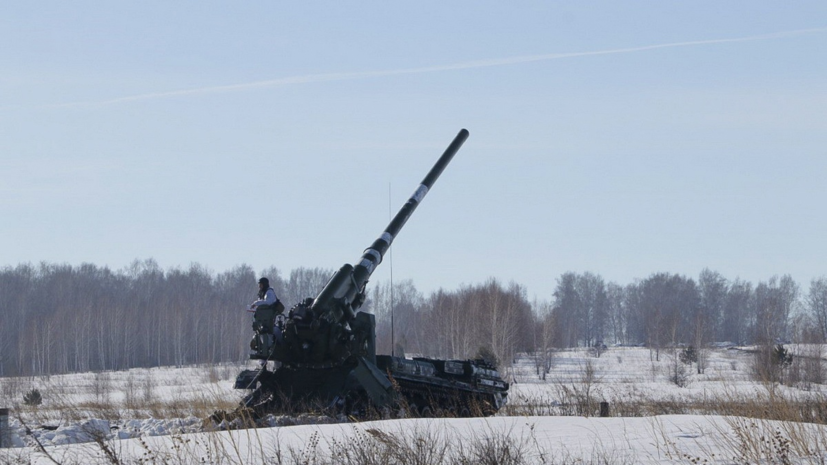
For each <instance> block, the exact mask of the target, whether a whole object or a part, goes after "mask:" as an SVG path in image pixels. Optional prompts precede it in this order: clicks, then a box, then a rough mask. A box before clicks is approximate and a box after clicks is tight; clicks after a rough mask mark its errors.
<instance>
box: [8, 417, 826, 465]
mask: <svg viewBox="0 0 827 465" xmlns="http://www.w3.org/2000/svg"><path fill="white" fill-rule="evenodd" d="M738 427H739V426H738V424H732V423H730V422H728V421H727V420H726V419H724V418H722V417H699V416H680V415H676V416H660V417H649V418H583V417H494V418H477V419H416V420H395V421H375V422H365V423H358V424H336V425H303V426H292V427H289V428H259V429H254V430H236V431H223V432H217V433H195V434H187V435H167V436H156V437H152V438H145V439H129V440H123V441H110V442H109V443H107V445H106V447H107V448H108V449H109V451H111V453H110V455H109V456H107V455H106V454H105V453H104V452H103V450H102V448H101V446H99V445H98V444H94V443H85V444H78V445H74V446H54V447H49V448H47V452H48V453H49V455H51V457H52V458H53V459H55V460H56V461H58V462H59V463H64V464H104V463H112V459H111V457H112V456H115V457H117V460H119V461H120V463H135V462H138V461H139V460H143V461H144V462H146V463H214V464H218V463H281V462H282V461H283V462H286V463H297V462H298V463H341V462H344V461H345V460H346V458H347V457H348V454H353V453H354V452H355V451H356V450H358V449H356V448H357V447H361V448H362V449H361V450H362V451H364V450H365V449H367V450H371V447H373V448H375V449H378V450H379V451H381V450H382V447H383V445H386V444H388V443H389V442H390V443H393V441H394V439H396V440H398V441H399V444H417V443H418V444H423V445H422V446H421V447H422V448H423V449H422V450H421V451H420V452H419V453H421V454H423V455H428V454H430V456H431V457H432V458H433V459H434V462H429V463H440V462H437V461H436V460H437V459H439V460H441V461H442V462H447V463H451V462H452V459H456V458H457V457H466V458H467V457H471V458H474V457H477V458H481V457H479V454H480V453H481V452H482V451H484V450H486V444H487V442H486V441H488V440H497V439H496V438H500V440H506V441H510V442H511V447H512V449H511V450H512V453H513V454H514V455H519V456H520V457H521V458H522V459H523V461H524V463H601V464H646V463H653V464H655V463H657V464H661V463H692V462H693V461H697V462H701V461H702V460H706V461H707V463H722V464H723V463H733V459H735V458H736V457H743V456H744V451H743V450H741V449H742V446H741V445H739V444H738V442H737V440H735V439H734V438H735V437H737V434H735V432H736V431H737V429H738ZM759 427H761V428H764V429H767V430H772V429H773V427H774V425H773V423H771V422H770V423H767V424H762V425H759ZM824 434H825V432H824V431H823V430H822V431H821V432H820V435H821V437H823V436H824ZM357 444H359V445H358V446H356V445H357ZM365 444H368V446H367V447H365ZM394 444H396V443H394ZM23 451H24V450H21V449H16V450H15V449H7V450H6V451H4V452H0V460H2V459H4V458H5V459H6V461H7V462H8V463H14V462H15V461H16V460H19V459H20V458H21V457H22V454H23ZM517 453H519V454H517ZM378 454H381V452H378ZM818 454H819V453H818V452H816V453H814V454H810V456H809V457H807V458H808V459H811V460H813V461H817V460H823V459H827V457H825V456H824V455H823V452H822V455H818ZM4 455H5V457H4ZM767 457H772V455H771V453H770V454H768V455H767ZM24 458H25V460H26V461H27V462H28V461H31V463H33V464H51V463H54V462H52V459H50V458H48V457H46V456H45V454H43V453H37V452H33V453H29V454H28V455H26V456H25V457H24ZM294 461H295V462H294ZM351 463H360V462H358V461H356V462H351ZM767 463H809V462H799V461H796V462H769V461H768V462H767ZM815 463H823V462H815Z"/></svg>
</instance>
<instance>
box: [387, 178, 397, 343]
mask: <svg viewBox="0 0 827 465" xmlns="http://www.w3.org/2000/svg"><path fill="white" fill-rule="evenodd" d="M391 215H392V211H391V183H388V218H390V217H391ZM388 252H390V263H389V265H390V268H391V269H390V271H391V357H395V356H396V354H395V351H396V338H395V334H394V329H395V325H394V324H393V247H391V248H390V250H389V251H388Z"/></svg>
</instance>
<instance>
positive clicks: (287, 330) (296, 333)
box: [235, 129, 508, 416]
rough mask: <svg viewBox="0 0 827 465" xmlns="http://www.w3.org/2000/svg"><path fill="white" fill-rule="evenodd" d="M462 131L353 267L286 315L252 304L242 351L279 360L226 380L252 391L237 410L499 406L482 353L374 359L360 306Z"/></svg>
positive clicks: (371, 333)
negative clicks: (477, 356)
mask: <svg viewBox="0 0 827 465" xmlns="http://www.w3.org/2000/svg"><path fill="white" fill-rule="evenodd" d="M467 138H468V131H467V130H465V129H462V130H461V131H460V132H459V134H457V136H456V137H455V138H454V140H453V141H452V142H451V144H450V145H449V146H448V148H447V149H446V150H445V152H444V153H443V154H442V156H441V157H440V158H439V160H437V162H436V164H434V166H433V167H432V168H431V170H430V171H429V172H428V174H427V175H426V176H425V178H424V179H423V180H422V182H421V183H420V184H419V186H418V187H417V188H416V190H415V191H414V193H413V195H412V196H411V197H410V198H409V199H408V201H407V202H406V203H405V204H404V205H403V206H402V208H401V209H400V210H399V212H398V213H397V214H396V216H394V218H393V219H392V220H391V222H390V223H389V224H388V226H387V227H386V228H385V230H384V231H383V232H382V234H381V235H380V236H379V237H378V238H377V239H376V240H375V241H373V243H372V244H371V245H370V246H369V247H368V248H367V249H365V251H364V253H363V254H362V257H361V258H360V259H359V261H358V262H357V263H356V265H351V264H345V265H344V266H342V267H341V268H340V269H339V270H338V271H337V272H336V273H335V274H334V275H333V276H332V277H331V278H330V280H329V281H328V282H327V284H326V285H325V286H324V288H323V289H322V291H321V292H319V294H318V295H317V296H316V297H315V298H307V299H305V300H304V301H302V302H299V303H298V304H296V305H295V306H293V308H292V309H291V310H290V312H289V313H288V315H286V316H285V315H281V314H279V313H280V309H273V308H269V307H259V308H258V309H257V310H256V315H255V321H254V323H253V329H254V331H255V333H256V334H255V336H254V337H253V341H252V342H251V348H252V349H253V352H252V353H251V355H250V358H253V359H260V360H273V361H276V362H278V363H277V365H279V366H278V368H277V369H276V370H275V371H269V370H267V368H266V364H265V365H264V367H262V369H261V370H245V371H243V372H241V373H240V374H239V376H238V378H237V379H236V386H235V387H236V388H238V389H251V390H252V392H251V393H250V394H249V395H248V396H247V397H246V398H245V399H244V401H243V402H242V405H241V407H240V408H242V409H247V410H248V411H249V410H251V411H252V412H253V413H254V416H259V415H261V414H265V413H269V412H272V411H274V410H277V409H278V408H279V406H280V405H284V404H285V403H287V402H289V403H291V404H294V403H296V402H297V401H304V402H310V403H313V404H318V403H321V404H322V405H323V406H326V407H332V408H338V409H340V410H344V411H345V412H346V413H349V414H353V413H358V412H359V411H360V409H363V408H365V407H366V406H368V405H369V406H372V407H374V408H378V409H387V408H390V407H392V406H394V405H406V406H407V408H408V410H409V411H411V412H412V413H414V414H427V413H428V412H435V411H440V410H441V411H452V412H454V413H455V414H460V415H472V414H481V415H488V414H493V413H495V412H496V411H497V410H498V409H499V408H500V407H501V406H502V405H503V404H504V402H505V399H506V396H507V391H508V384H507V383H506V382H504V381H503V380H502V379H501V378H500V376H499V373H497V371H496V369H495V368H494V367H492V366H490V365H487V364H485V363H484V362H483V361H481V360H476V361H471V360H464V361H461V360H430V359H424V358H417V359H414V360H407V359H404V358H400V357H391V356H387V355H383V356H379V357H377V355H376V343H375V327H376V324H375V320H374V316H373V315H372V314H370V313H365V312H361V311H359V310H360V308H361V306H362V304H363V303H364V302H365V298H366V294H365V287H366V285H367V283H368V280H369V278H370V277H371V275H372V274H373V272H374V271H375V270H376V267H377V266H379V264H381V263H382V259H383V258H384V256H385V253H386V252H387V251H388V249H389V248H390V246H391V244H392V243H393V240H394V239H395V238H396V237H397V235H398V234H399V232H400V231H401V229H402V227H403V226H404V225H405V223H406V222H407V221H408V219H409V218H410V216H411V214H413V212H414V210H416V208H417V207H418V206H419V204H420V203H421V202H422V200H423V199H424V197H425V195H426V194H427V193H428V191H429V190H430V189H431V188H432V187H433V184H434V183H435V182H436V180H437V179H438V178H439V176H440V174H442V171H443V170H444V169H445V167H446V166H447V165H448V163H450V161H451V159H452V158H453V157H454V155H455V154H456V153H457V151H458V150H459V148H460V147H461V146H462V144H463V143H464V142H465V140H466V139H467ZM282 309H283V308H282Z"/></svg>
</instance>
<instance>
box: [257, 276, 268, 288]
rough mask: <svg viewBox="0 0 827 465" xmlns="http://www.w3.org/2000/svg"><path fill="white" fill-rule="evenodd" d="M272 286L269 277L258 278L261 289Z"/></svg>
mask: <svg viewBox="0 0 827 465" xmlns="http://www.w3.org/2000/svg"><path fill="white" fill-rule="evenodd" d="M269 287H270V280H269V279H267V278H261V279H259V280H258V288H259V289H267V288H269Z"/></svg>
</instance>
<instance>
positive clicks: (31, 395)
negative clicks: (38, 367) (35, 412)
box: [23, 389, 43, 407]
mask: <svg viewBox="0 0 827 465" xmlns="http://www.w3.org/2000/svg"><path fill="white" fill-rule="evenodd" d="M23 403H24V404H26V405H28V406H30V407H36V406H38V405H40V404H42V403H43V396H42V395H41V394H40V391H38V390H37V389H32V390H31V391H29V392H27V393H25V394H23Z"/></svg>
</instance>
